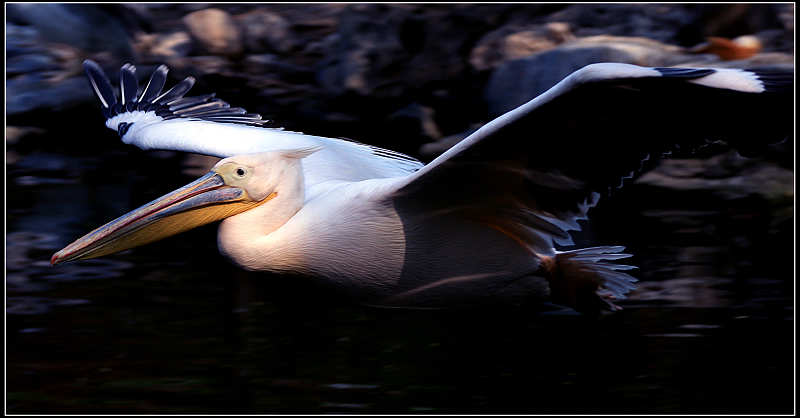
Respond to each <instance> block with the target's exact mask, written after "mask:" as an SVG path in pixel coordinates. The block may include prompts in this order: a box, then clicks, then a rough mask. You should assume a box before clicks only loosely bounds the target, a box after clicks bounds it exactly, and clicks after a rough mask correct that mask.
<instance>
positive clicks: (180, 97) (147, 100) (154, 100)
mask: <svg viewBox="0 0 800 418" xmlns="http://www.w3.org/2000/svg"><path fill="white" fill-rule="evenodd" d="M83 68H84V70H85V71H86V75H87V76H88V78H89V83H90V85H91V87H92V90H93V91H94V93H95V95H96V96H97V98H98V99H100V104H101V105H102V107H103V116H105V118H106V119H110V118H113V117H114V116H117V115H119V114H122V113H125V112H132V111H137V110H138V111H144V112H155V114H156V115H158V116H161V117H162V118H164V119H177V118H192V119H200V120H206V121H211V122H220V123H238V124H245V125H256V126H258V125H263V124H265V123H266V122H267V121H266V120H263V119H261V115H259V114H255V113H247V111H246V110H244V109H242V108H240V107H230V105H229V104H228V103H226V102H225V101H223V100H221V99H218V98H216V97H215V95H214V94H213V93H211V94H205V95H202V96H196V97H184V95H185V94H186V93H187V92H188V91H189V90H190V89H191V88H192V86H194V83H195V79H194V77H186V78H185V79H183V80H182V81H181V82H179V83H178V84H176V85H175V86H173V87H172V88H171V89H169V90H167V91H166V92H164V93H162V90H163V89H164V85H165V83H166V80H167V72H168V71H169V69H168V68H167V66H165V65H159V66H158V68H156V69H155V71H154V72H153V74H152V75H151V76H150V81H148V83H147V85H146V86H145V87H144V89H143V90H142V92H141V95H140V96H139V98H138V100H137V98H136V94H137V90H138V87H139V86H138V84H139V83H138V81H137V79H136V67H134V66H133V65H131V64H125V65H123V66H122V68H121V69H120V102H118V101H117V98H116V95H115V93H114V89H113V88H112V86H111V82H110V81H109V79H108V77H107V76H106V74H105V73H104V72H103V70H102V69H101V68H100V66H99V65H98V64H97V63H96V62H94V61H91V60H86V61H84V62H83ZM126 123H127V122H126ZM131 124H132V123H127V125H124V126H122V127H120V126H118V129H117V130H118V132H120V134H121V135H122V134H124V132H125V131H127V129H128V128H130V125H131Z"/></svg>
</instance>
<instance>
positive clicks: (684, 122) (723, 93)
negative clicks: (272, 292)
mask: <svg viewBox="0 0 800 418" xmlns="http://www.w3.org/2000/svg"><path fill="white" fill-rule="evenodd" d="M84 67H85V69H86V72H87V74H88V77H89V80H90V82H91V85H92V88H93V89H94V92H95V93H96V95H97V97H98V98H99V99H100V102H101V105H102V108H103V113H104V115H105V117H106V118H107V120H106V126H107V127H109V128H110V129H113V130H115V131H117V132H118V133H119V135H120V137H121V138H122V141H123V142H125V143H128V144H134V145H136V146H138V147H140V148H143V149H166V150H179V151H186V152H194V153H200V154H207V155H212V156H217V157H223V158H224V159H222V160H221V161H219V163H218V164H216V165H215V166H214V167H213V168H212V169H211V171H210V172H209V173H208V174H206V175H205V176H203V177H201V178H199V179H198V180H196V181H194V182H192V183H190V184H188V185H186V186H184V187H182V188H180V189H178V190H176V191H174V192H172V193H169V194H167V195H166V196H163V197H161V198H158V199H156V200H154V201H152V202H150V203H148V204H146V205H144V206H142V207H140V208H138V209H136V210H134V211H132V212H130V213H128V214H126V215H123V216H122V217H120V218H118V219H116V220H113V221H111V222H109V223H108V224H106V225H103V226H101V227H99V228H97V229H96V230H94V231H92V232H90V233H89V234H87V235H86V236H84V237H82V238H80V239H78V240H77V241H75V242H73V243H72V244H70V245H68V246H67V247H65V248H64V249H62V250H61V251H59V252H57V253H56V254H55V255H53V257H52V259H51V263H52V264H57V263H61V262H65V261H73V260H80V259H85V258H92V257H99V256H103V255H107V254H112V253H115V252H118V251H121V250H124V249H128V248H132V247H136V246H139V245H143V244H146V243H149V242H152V241H155V240H158V239H161V238H164V237H167V236H170V235H174V234H177V233H179V232H182V231H186V230H188V229H191V228H194V227H196V226H198V225H203V224H206V223H209V222H214V221H217V220H222V222H221V223H220V226H219V234H218V240H217V241H218V246H219V249H220V251H221V253H222V254H223V255H224V256H225V257H227V258H229V259H230V260H232V261H233V262H234V263H235V264H237V265H239V266H241V267H242V268H244V269H247V270H252V271H270V272H294V273H301V274H306V275H310V276H315V277H320V278H323V279H325V280H327V281H331V282H333V283H335V284H337V285H338V286H340V287H342V288H345V289H347V290H348V291H349V292H351V293H352V294H354V295H356V296H358V297H360V298H361V300H362V301H364V302H366V303H370V304H376V305H387V306H423V307H424V306H449V305H452V304H457V303H473V302H476V301H480V300H485V299H487V298H493V297H502V298H530V297H534V298H541V299H542V300H547V298H549V300H551V301H553V302H555V303H558V304H563V305H568V306H571V307H573V308H575V309H577V310H581V311H596V310H597V309H598V308H600V307H606V308H611V309H614V308H615V307H616V306H615V305H614V304H613V303H612V300H613V299H619V298H623V297H624V296H625V294H626V293H627V292H629V291H630V290H631V289H633V288H634V285H633V283H634V282H636V279H635V278H633V277H632V276H630V275H628V274H626V273H625V272H624V271H625V270H629V269H632V268H633V267H632V266H627V265H621V264H616V263H614V262H613V261H614V260H618V259H622V258H626V257H629V256H630V255H628V254H625V253H623V252H622V251H623V250H624V247H621V246H601V247H593V248H583V249H575V250H571V251H557V250H556V249H555V248H554V245H555V244H558V245H569V244H571V240H570V234H569V231H571V230H579V229H580V226H579V225H578V223H577V221H578V220H582V219H586V213H587V211H588V210H589V208H591V207H593V206H594V205H595V204H596V203H597V202H598V199H599V198H601V197H602V196H604V195H607V194H608V193H609V191H611V190H613V189H614V188H616V187H620V186H621V182H622V180H623V179H626V178H631V177H632V176H634V175H635V174H637V172H639V171H641V170H642V169H643V167H644V162H645V161H647V160H649V159H651V157H652V159H655V157H660V156H662V155H663V154H664V153H667V152H671V151H673V150H675V146H681V147H682V149H684V150H685V149H687V148H691V147H693V146H697V145H702V144H704V143H705V142H706V141H709V140H718V139H720V140H725V141H728V142H729V143H730V144H732V145H734V146H737V147H738V148H739V149H740V150H743V151H747V150H749V149H750V148H760V147H762V146H765V145H766V144H768V143H773V142H777V141H781V140H784V139H786V138H789V137H790V135H791V132H792V122H793V114H794V113H793V102H792V96H791V90H792V79H793V73H792V72H791V71H789V72H776V71H772V72H764V71H745V70H738V69H711V68H702V69H696V68H644V67H639V66H634V65H628V64H611V63H605V64H594V65H589V66H587V67H584V68H582V69H581V70H579V71H576V72H574V73H572V74H571V75H569V76H568V77H567V78H565V79H564V80H562V81H561V82H560V83H558V84H557V85H555V86H554V87H553V88H551V89H550V90H548V91H547V92H545V93H543V94H542V95H540V96H538V97H536V98H534V99H533V100H531V101H529V102H527V103H525V104H523V105H522V106H520V107H518V108H516V109H514V110H512V111H510V112H508V113H506V114H504V115H502V116H500V117H498V118H497V119H495V120H493V121H491V122H489V123H488V124H486V125H485V126H483V127H482V128H481V129H479V130H478V131H476V132H475V133H473V134H472V135H470V136H468V137H467V138H465V139H464V140H462V141H461V142H460V143H458V144H456V145H455V146H453V147H452V148H451V149H449V150H448V151H447V152H445V153H443V154H442V155H441V156H439V157H438V158H436V159H435V160H433V161H432V162H430V163H428V164H427V165H423V164H422V163H420V162H418V161H417V160H415V159H413V158H411V157H408V156H406V155H403V154H400V153H397V152H394V151H389V150H385V149H380V148H376V147H372V146H369V145H363V144H359V143H355V142H349V141H346V140H340V139H332V138H324V137H318V136H311V135H304V134H301V133H296V132H287V131H283V130H280V129H269V128H264V127H261V126H259V125H260V124H262V123H263V122H264V121H262V120H261V117H260V116H259V115H255V114H248V113H247V112H246V111H245V110H244V109H239V108H231V107H230V106H229V105H228V104H227V103H225V102H223V101H222V100H220V99H217V98H214V96H213V95H206V96H200V97H184V94H185V93H186V92H187V91H188V90H189V88H190V87H191V86H192V84H193V82H194V79H193V78H191V77H189V78H187V79H185V80H183V81H181V82H180V83H178V84H177V85H176V86H175V87H173V88H172V89H171V90H169V91H167V92H166V93H162V92H161V90H162V88H163V86H164V83H165V80H166V74H167V68H166V67H165V66H160V67H158V69H156V71H155V72H154V73H153V75H152V76H151V78H150V81H149V82H148V84H147V85H146V86H145V87H144V88H143V89H142V91H141V93H140V94H139V93H137V92H138V83H137V79H136V76H135V68H134V67H133V66H132V65H130V64H126V65H125V66H123V67H122V70H121V76H120V95H119V101H117V99H116V97H115V93H114V90H113V89H112V87H111V84H110V82H109V81H108V78H107V77H106V76H105V74H104V73H103V71H102V70H101V69H100V67H99V66H98V65H97V64H95V63H94V62H92V61H86V62H85V63H84Z"/></svg>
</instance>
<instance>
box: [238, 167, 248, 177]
mask: <svg viewBox="0 0 800 418" xmlns="http://www.w3.org/2000/svg"><path fill="white" fill-rule="evenodd" d="M246 174H247V169H245V168H243V167H239V168H237V169H236V176H237V177H240V178H241V177H244V176H245V175H246Z"/></svg>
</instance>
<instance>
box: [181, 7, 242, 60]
mask: <svg viewBox="0 0 800 418" xmlns="http://www.w3.org/2000/svg"><path fill="white" fill-rule="evenodd" d="M183 22H184V23H185V24H186V27H187V28H188V29H189V33H190V34H191V35H192V38H193V39H194V40H195V41H196V42H197V44H198V46H199V47H200V49H201V50H203V51H204V52H205V53H209V54H219V55H223V56H236V55H239V54H241V53H242V51H243V50H244V46H243V45H242V34H241V32H240V31H239V27H238V26H236V23H235V22H234V20H233V18H231V16H230V15H229V14H228V13H227V12H225V11H223V10H220V9H203V10H198V11H196V12H192V13H189V14H188V15H186V16H185V17H184V18H183Z"/></svg>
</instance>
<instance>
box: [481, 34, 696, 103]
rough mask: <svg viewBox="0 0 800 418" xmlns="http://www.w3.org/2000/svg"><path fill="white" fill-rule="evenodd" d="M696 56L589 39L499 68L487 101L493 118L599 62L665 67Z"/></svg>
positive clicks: (637, 42)
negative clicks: (574, 72) (568, 76)
mask: <svg viewBox="0 0 800 418" xmlns="http://www.w3.org/2000/svg"><path fill="white" fill-rule="evenodd" d="M691 59H697V56H693V55H689V54H686V53H684V50H683V48H681V47H678V46H674V45H667V44H663V43H661V42H658V41H654V40H651V39H646V38H628V37H619V36H592V37H588V38H582V39H578V40H575V41H573V42H567V43H564V44H562V45H560V46H559V47H557V48H554V49H551V50H548V51H545V52H541V53H538V54H535V55H532V56H530V57H528V58H523V59H519V60H515V61H509V62H507V63H504V64H502V65H501V66H500V67H498V68H497V69H496V70H495V71H494V72H493V73H492V75H491V77H490V78H489V82H488V85H487V88H486V100H487V104H488V108H489V113H490V114H491V115H493V116H497V115H500V114H502V113H505V112H507V111H509V110H511V109H513V108H515V107H517V106H519V105H521V104H523V103H525V102H527V101H528V100H531V99H532V98H534V97H536V96H538V95H539V94H541V93H543V92H544V91H546V90H547V89H549V88H550V87H552V86H554V85H555V84H556V83H558V82H559V81H561V79H563V78H564V77H566V76H567V75H569V74H570V73H571V72H573V71H576V70H578V69H580V68H582V67H584V66H586V65H589V64H594V63H598V62H622V63H627V64H636V65H642V66H647V67H668V66H672V65H676V64H679V63H681V62H685V61H688V60H691Z"/></svg>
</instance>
